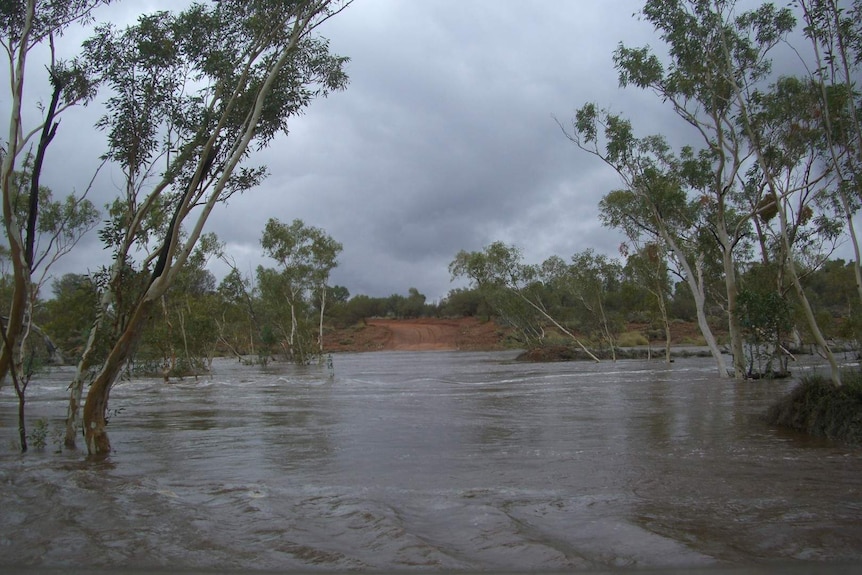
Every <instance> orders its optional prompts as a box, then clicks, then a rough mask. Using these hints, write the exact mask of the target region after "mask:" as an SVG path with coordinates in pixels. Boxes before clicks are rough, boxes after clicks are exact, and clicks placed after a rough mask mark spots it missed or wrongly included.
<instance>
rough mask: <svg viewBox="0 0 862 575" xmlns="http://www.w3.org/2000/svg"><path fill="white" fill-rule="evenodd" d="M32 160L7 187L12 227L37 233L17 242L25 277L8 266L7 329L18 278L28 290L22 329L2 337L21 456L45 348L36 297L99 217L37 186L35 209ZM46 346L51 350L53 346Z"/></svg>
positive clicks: (84, 203)
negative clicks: (29, 397)
mask: <svg viewBox="0 0 862 575" xmlns="http://www.w3.org/2000/svg"><path fill="white" fill-rule="evenodd" d="M31 159H32V158H31V157H29V156H28V158H27V159H26V160H25V163H24V165H23V166H22V167H23V168H24V170H26V171H24V172H16V173H15V174H13V177H12V182H11V184H12V185H11V192H12V193H11V196H12V208H13V212H14V217H13V218H12V221H13V222H14V223H15V224H16V229H18V230H19V231H21V230H24V229H25V228H26V227H27V226H28V224H25V222H30V221H34V222H35V227H34V228H33V229H32V230H28V232H27V233H26V239H25V237H23V236H22V237H19V238H18V240H19V241H20V243H21V245H25V246H26V254H27V255H26V258H25V259H26V261H28V262H30V264H29V265H28V266H27V268H26V269H25V270H24V273H23V274H22V273H21V270H20V268H19V267H18V266H15V265H14V263H15V261H14V259H13V261H12V266H11V267H12V269H13V270H14V272H13V278H12V282H10V283H11V285H12V291H11V293H10V294H9V296H10V301H11V305H10V308H11V311H10V316H9V317H10V319H9V320H8V323H9V324H10V325H11V324H12V323H13V321H12V315H11V314H12V313H15V303H16V299H17V298H18V297H19V296H20V292H19V291H18V287H19V283H18V279H19V278H21V277H22V276H23V277H24V278H25V282H24V285H25V286H26V288H27V289H26V292H25V294H24V295H25V298H24V303H25V308H24V315H23V318H21V320H22V325H21V329H20V331H19V332H17V333H16V334H15V335H14V336H11V335H10V334H8V333H7V332H5V331H2V342H3V344H4V349H9V350H10V352H11V353H10V357H11V362H12V365H11V369H10V370H9V373H10V374H11V377H12V382H13V385H14V387H15V393H16V395H17V396H18V405H19V408H18V411H19V430H20V434H19V435H20V438H21V449H22V450H23V451H26V450H27V443H26V429H25V419H24V413H25V409H24V405H25V402H26V397H25V396H26V389H27V386H28V384H29V381H30V379H31V378H32V376H33V375H34V360H35V358H36V356H37V355H38V354H39V350H41V348H42V347H43V345H44V342H45V337H44V334H43V332H42V330H41V329H40V328H39V327H38V326H37V325H36V323H35V317H34V315H35V311H36V305H37V302H38V300H39V293H40V290H41V289H42V287H43V286H44V285H45V283H46V282H47V280H48V279H49V278H50V276H49V272H50V271H51V268H52V266H53V265H54V264H55V263H56V262H57V261H58V260H60V259H61V258H62V257H63V256H64V255H66V254H67V253H69V251H71V250H72V248H73V247H74V246H75V245H76V244H77V243H78V241H79V240H80V239H81V238H82V237H83V236H84V234H86V233H87V232H88V231H89V230H91V229H92V228H94V227H95V225H96V223H97V221H98V216H99V214H98V211H97V210H96V209H95V207H94V206H93V204H92V203H91V202H90V201H89V200H87V199H86V198H85V197H79V196H75V195H73V194H71V195H69V196H67V197H66V198H65V199H64V200H59V201H55V200H54V199H53V197H52V193H51V190H50V189H48V188H46V187H44V186H39V189H38V194H37V196H36V202H35V204H34V203H33V195H32V194H31V191H32V183H33V177H32V170H33V169H34V168H33V164H32V162H31ZM32 210H38V211H39V214H38V218H36V219H35V220H33V218H31V217H30V216H31V214H32ZM31 231H32V235H31ZM13 252H14V250H9V251H8V252H7V253H8V254H11V253H13ZM34 334H35V335H36V336H37V337H36V341H35V342H33V343H31V342H30V339H31V336H33V335H34ZM50 345H51V346H53V343H52V344H50Z"/></svg>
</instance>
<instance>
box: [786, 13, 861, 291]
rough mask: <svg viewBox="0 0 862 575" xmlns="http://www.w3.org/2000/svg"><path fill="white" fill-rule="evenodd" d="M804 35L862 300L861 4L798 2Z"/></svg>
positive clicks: (827, 148) (838, 202)
mask: <svg viewBox="0 0 862 575" xmlns="http://www.w3.org/2000/svg"><path fill="white" fill-rule="evenodd" d="M797 4H798V6H799V7H800V8H801V10H802V16H803V20H804V22H805V28H804V32H805V35H806V36H807V37H808V38H809V40H810V41H811V45H812V48H813V50H814V58H815V61H814V66H813V70H812V78H813V80H814V82H815V85H816V87H817V90H818V95H819V104H820V105H819V107H818V109H817V110H816V117H817V119H818V120H820V121H821V123H822V133H823V136H824V138H825V141H826V153H825V157H826V160H827V162H828V163H829V164H830V165H831V166H832V168H833V170H834V172H835V177H836V179H837V185H836V187H835V189H834V196H833V197H834V199H835V202H836V203H837V204H838V205H839V206H840V209H841V211H842V213H843V215H844V218H845V221H846V225H847V231H848V234H849V236H850V240H851V247H852V249H853V254H854V264H855V266H854V273H855V276H856V291H857V294H858V296H859V298H860V301H862V251H860V245H859V239H858V237H857V234H856V227H855V224H854V217H853V216H854V215H855V214H856V213H857V212H858V210H859V207H860V204H862V118H860V110H862V96H860V92H859V85H858V84H859V77H860V74H862V0H852V2H839V1H838V0H797Z"/></svg>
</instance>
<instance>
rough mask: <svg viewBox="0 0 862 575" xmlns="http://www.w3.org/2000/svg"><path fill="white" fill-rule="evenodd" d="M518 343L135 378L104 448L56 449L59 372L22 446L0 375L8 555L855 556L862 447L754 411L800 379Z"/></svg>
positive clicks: (253, 559) (405, 566)
mask: <svg viewBox="0 0 862 575" xmlns="http://www.w3.org/2000/svg"><path fill="white" fill-rule="evenodd" d="M512 357H513V354H511V353H465V352H426V353H411V352H381V353H373V354H345V355H337V356H335V357H334V358H333V359H334V366H333V369H332V370H329V369H327V368H326V367H317V366H311V367H303V368H301V367H292V366H275V367H270V368H268V369H261V368H258V367H244V366H241V365H239V364H236V363H234V362H231V361H227V360H223V361H218V362H217V363H216V366H215V367H216V373H215V375H214V376H213V377H212V378H204V379H201V380H199V381H197V382H196V381H194V380H193V379H187V380H184V381H181V382H179V383H174V384H171V385H165V384H163V383H162V382H161V381H160V380H155V379H153V380H151V379H135V380H132V381H128V382H124V383H122V384H120V385H118V386H117V387H116V388H115V390H114V391H113V393H112V400H111V408H112V410H113V411H114V413H113V414H112V418H111V422H110V425H109V429H110V432H111V440H112V444H113V446H114V449H115V452H114V453H113V454H112V455H111V456H110V457H109V458H108V459H107V460H105V461H102V462H91V461H87V459H86V458H85V457H84V456H83V455H82V454H81V453H75V452H64V453H55V451H56V448H57V444H58V442H59V439H58V437H57V433H59V430H60V427H61V424H62V414H63V398H64V396H65V387H66V385H67V382H68V376H69V374H68V372H67V371H63V370H59V371H55V372H53V373H50V374H46V375H45V376H43V377H42V378H41V379H40V380H39V381H36V382H34V383H33V384H32V385H31V390H32V391H31V392H30V394H29V395H30V402H29V405H28V408H29V411H28V413H29V415H30V418H31V425H32V420H35V419H36V418H40V417H45V418H48V419H49V421H50V427H51V429H50V431H49V435H48V438H47V441H48V446H47V447H46V449H45V450H44V451H42V452H39V451H32V452H30V453H28V454H25V455H21V454H18V453H16V452H15V451H14V450H13V443H14V439H15V437H16V431H15V425H16V424H15V402H14V393H13V391H12V390H11V389H10V387H9V386H8V385H7V386H5V387H4V388H3V389H2V391H0V433H2V436H0V440H2V441H3V443H2V445H0V448H2V449H0V490H2V491H0V571H2V570H3V567H4V566H5V567H6V568H8V567H11V566H19V567H26V566H29V567H31V568H32V567H52V566H53V567H70V566H78V567H105V568H117V567H123V568H132V567H138V568H165V569H177V568H194V569H219V570H231V569H237V570H239V569H270V570H308V569H316V570H319V569H323V570H345V569H367V570H384V571H391V570H399V571H400V570H413V569H418V568H421V569H428V568H431V569H447V570H477V569H484V570H512V569H515V570H540V569H547V570H572V569H585V570H590V569H593V570H596V569H608V568H616V567H648V568H660V569H665V568H692V567H705V568H709V567H732V568H736V567H739V566H747V567H750V566H764V565H765V566H770V567H775V568H776V569H780V568H782V567H784V566H799V565H821V566H822V565H848V564H849V565H851V566H858V565H862V450H860V449H855V448H848V447H844V446H841V445H836V444H833V443H830V442H827V441H812V440H808V439H805V438H803V437H800V436H798V435H795V434H792V433H787V432H783V431H780V430H777V429H773V428H770V427H769V426H767V425H765V424H764V423H763V422H762V420H761V419H760V415H761V414H762V413H763V411H764V410H765V409H766V407H767V406H768V405H769V404H770V403H772V402H773V401H774V400H775V399H776V398H778V397H779V396H780V395H782V394H783V393H785V392H786V391H787V390H788V389H789V388H790V386H792V385H793V383H794V382H793V381H792V380H784V381H777V382H768V381H758V382H734V381H729V380H724V379H719V378H717V377H715V375H714V367H713V364H712V363H711V362H710V361H709V360H704V359H681V360H677V362H676V363H674V364H672V365H670V366H665V365H664V364H662V363H658V362H649V363H648V362H640V361H623V362H617V363H616V364H613V363H601V364H592V363H581V362H579V363H554V364H541V365H536V364H521V363H515V362H513V361H512ZM806 369H817V368H816V367H815V368H805V367H804V366H798V367H797V371H796V373H802V372H803V371H805V370H806Z"/></svg>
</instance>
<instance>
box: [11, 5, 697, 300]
mask: <svg viewBox="0 0 862 575" xmlns="http://www.w3.org/2000/svg"><path fill="white" fill-rule="evenodd" d="M171 6H172V3H170V2H161V3H159V2H138V1H126V2H122V3H120V4H118V5H117V6H114V7H112V8H110V9H109V10H107V11H103V13H101V14H100V17H102V18H105V17H107V18H111V19H114V20H117V21H122V20H123V19H129V20H130V19H133V18H134V15H135V14H136V13H137V12H139V11H142V10H145V9H146V8H145V7H171ZM639 6H640V2H635V1H632V0H578V1H577V2H575V1H567V2H563V1H546V0H535V1H530V0H421V1H412V0H411V1H407V0H355V2H354V3H353V4H352V5H351V6H350V7H349V8H348V9H347V10H346V11H345V12H343V13H342V14H340V15H338V16H337V17H336V18H334V19H332V20H331V21H329V22H328V23H327V24H326V25H325V26H324V27H323V28H321V30H320V33H321V35H323V36H325V37H327V38H328V39H329V40H330V44H331V49H332V51H333V52H335V53H337V54H340V55H344V56H348V57H350V59H351V61H350V63H349V65H348V68H347V69H348V73H349V76H350V85H349V87H348V89H347V90H346V91H344V92H339V93H335V94H333V95H331V96H330V97H329V98H328V99H325V100H318V101H316V102H314V103H313V104H312V106H311V107H310V108H309V109H308V110H307V112H306V114H305V115H304V116H302V117H301V118H298V119H296V120H295V121H294V122H293V124H292V127H291V129H290V134H289V136H286V137H282V138H279V139H278V140H276V141H275V142H274V143H273V145H272V146H271V147H270V148H269V149H267V150H266V151H264V152H262V153H260V154H257V155H256V156H255V157H254V161H256V162H257V163H262V164H266V165H267V166H268V167H269V171H270V173H271V175H270V176H269V178H268V179H267V180H266V182H265V183H264V184H263V185H262V186H261V187H259V188H257V189H255V190H252V191H250V192H248V193H246V194H245V195H244V196H242V197H240V198H235V199H233V200H231V202H230V203H229V204H228V205H227V206H221V207H219V208H217V211H216V212H215V213H214V214H213V216H212V217H211V219H210V222H209V225H208V230H209V231H214V232H216V233H217V234H218V236H219V238H220V239H221V240H222V241H223V242H225V243H226V247H227V252H228V254H229V255H231V256H232V257H233V258H234V259H235V260H236V261H237V262H238V264H239V266H240V268H241V269H242V270H244V271H246V273H248V274H251V273H252V270H253V269H254V268H255V267H256V266H257V265H258V264H260V263H263V264H265V265H273V264H272V262H267V260H265V259H264V258H263V257H262V255H261V249H260V235H261V231H262V230H263V227H264V224H265V222H266V221H267V219H268V218H270V217H276V218H278V219H280V220H281V221H283V222H290V221H292V220H293V219H295V218H299V219H301V220H303V221H304V222H305V223H306V224H308V225H313V226H316V227H320V228H323V229H324V230H326V231H327V232H328V233H329V234H330V235H331V236H332V237H333V238H334V239H336V240H337V241H339V242H341V243H342V244H343V246H344V251H343V252H342V254H341V256H340V258H339V266H338V268H337V270H335V272H334V274H333V278H332V281H333V283H335V284H338V285H343V286H345V287H347V288H348V289H349V290H350V292H351V294H354V295H355V294H360V293H362V294H368V295H371V296H387V295H389V294H392V293H400V294H406V293H407V290H408V288H410V287H416V288H417V289H418V290H419V291H420V292H421V293H423V294H425V295H426V296H427V297H428V299H429V301H433V300H436V299H439V298H441V297H443V296H445V295H446V294H447V293H448V292H449V290H450V289H452V288H453V287H459V286H462V285H464V283H463V282H460V283H459V282H456V283H451V282H450V277H449V273H448V270H447V267H448V264H449V262H450V261H452V259H453V258H454V256H455V254H456V253H457V252H458V251H459V250H462V249H463V250H468V251H473V250H480V249H482V248H483V247H484V246H486V245H488V244H489V243H491V242H493V241H497V240H502V241H504V242H506V243H511V244H515V245H517V246H519V247H520V248H522V249H523V251H524V254H525V259H526V260H527V261H530V262H539V261H542V260H544V259H545V258H547V257H548V256H551V255H559V256H562V257H564V258H568V257H569V256H571V255H572V254H573V253H575V252H578V251H581V250H584V249H586V248H594V249H595V250H597V251H599V252H602V253H606V254H608V255H612V256H616V255H617V253H618V252H617V250H618V246H619V244H620V242H621V241H622V237H621V236H620V235H619V234H618V233H616V232H614V231H612V230H606V229H604V228H602V227H601V225H600V224H599V222H598V220H597V204H598V201H599V199H600V198H601V196H602V195H603V194H605V193H607V192H608V191H610V190H612V189H614V188H616V187H618V186H619V182H618V180H617V178H616V176H615V175H614V174H613V173H612V172H611V171H610V170H609V169H608V168H606V167H605V166H603V165H602V164H601V162H599V161H598V160H596V159H594V158H592V157H590V156H588V155H587V154H585V153H583V152H580V151H579V150H578V149H577V148H576V147H575V146H574V145H573V144H571V143H570V142H569V141H568V140H566V138H565V137H564V135H563V134H562V132H561V130H560V128H559V126H558V125H557V122H556V120H555V118H557V119H559V120H560V121H562V122H563V123H565V122H568V121H569V120H570V118H571V117H572V116H573V113H574V110H575V109H576V108H578V107H580V106H581V105H583V104H584V103H585V102H587V101H595V102H598V103H600V104H601V105H602V106H605V107H609V108H610V109H612V110H614V111H617V112H620V113H623V114H626V115H628V116H630V117H631V118H632V119H633V122H634V124H635V128H636V130H637V131H638V133H639V134H643V135H645V134H647V133H654V132H658V131H664V132H668V131H678V130H680V126H679V120H677V119H676V118H675V117H674V116H673V115H672V113H671V112H670V110H669V109H668V108H667V107H666V106H664V105H662V104H661V102H660V101H659V100H658V99H657V98H656V97H655V96H654V95H652V94H650V93H644V92H640V91H638V90H632V89H628V90H622V89H620V88H619V87H618V82H617V76H616V73H615V71H614V70H613V65H612V60H611V56H612V53H613V50H614V49H615V48H616V46H617V45H618V43H619V42H624V43H626V44H627V45H631V46H640V45H644V44H651V45H653V46H655V47H660V42H659V41H658V39H657V38H656V36H655V33H654V31H653V30H652V27H651V26H650V25H649V24H648V23H646V22H644V21H641V20H639V19H638V18H637V17H635V16H634V13H635V12H636V11H637V10H638V9H639ZM34 89H35V88H34ZM31 97H32V98H39V97H42V96H41V95H38V94H31ZM103 100H104V99H102V101H103ZM97 103H98V101H97ZM2 105H3V102H0V107H2ZM0 111H2V110H0ZM95 115H96V110H93V111H92V112H91V111H86V112H80V111H73V112H72V113H71V114H69V115H68V116H67V117H66V118H64V120H63V124H62V125H61V128H60V131H59V133H58V136H57V139H56V141H55V144H53V145H52V148H51V149H50V151H49V156H48V160H47V161H48V162H49V165H50V166H51V167H50V169H49V170H48V172H47V173H46V176H45V178H44V180H43V181H44V183H45V185H48V186H49V187H51V188H52V189H54V190H55V193H58V192H60V191H62V190H64V189H68V187H69V186H72V187H74V188H75V189H77V190H81V189H83V188H84V187H85V186H86V184H87V181H88V180H89V175H88V174H91V173H92V169H93V168H94V167H95V166H96V165H97V159H96V158H97V156H98V155H99V154H100V153H102V152H103V151H104V148H103V147H102V146H103V143H102V142H103V140H102V136H101V135H100V134H99V133H97V132H95V131H94V130H93V128H92V123H93V120H94V117H95ZM680 134H681V135H680V136H679V137H680V138H683V139H684V138H685V137H686V136H685V128H682V132H680ZM88 171H89V172H88ZM120 181H121V178H120V177H119V171H116V170H115V171H111V170H107V171H106V172H104V173H102V174H101V175H100V178H99V180H98V181H97V185H96V188H95V189H94V191H93V195H92V196H91V197H92V198H93V199H94V201H96V203H97V204H98V205H99V206H101V205H103V204H104V203H105V201H106V200H107V198H110V197H111V196H112V195H113V194H116V191H117V188H118V185H119V182H120ZM105 259H106V254H105V253H104V252H103V251H102V249H101V246H100V245H99V243H98V239H97V237H96V234H95V233H93V234H91V235H90V236H89V237H88V238H87V239H86V240H85V241H83V242H82V243H81V244H80V246H79V247H78V248H77V249H76V250H75V252H74V253H73V254H72V255H71V256H70V257H68V258H67V259H66V260H65V261H64V262H63V263H62V266H61V268H59V269H60V270H61V271H76V272H83V271H85V270H87V269H91V270H92V269H95V268H96V267H97V266H98V265H100V264H103V263H105ZM211 269H212V271H213V272H214V273H215V274H216V275H217V276H221V275H222V274H223V273H224V272H225V268H224V266H222V265H220V264H218V263H217V262H214V263H213V264H212V266H211Z"/></svg>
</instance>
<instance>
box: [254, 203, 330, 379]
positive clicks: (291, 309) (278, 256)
mask: <svg viewBox="0 0 862 575" xmlns="http://www.w3.org/2000/svg"><path fill="white" fill-rule="evenodd" d="M260 243H261V245H262V246H263V250H264V253H265V254H266V255H267V256H268V257H270V258H272V259H274V260H275V261H277V262H278V265H279V268H280V269H279V270H272V269H266V268H264V267H263V266H260V267H258V271H257V276H258V284H259V285H260V289H261V295H262V299H263V301H264V302H265V303H268V304H269V308H270V309H271V310H272V316H273V318H274V319H276V324H277V326H278V329H279V332H280V335H281V337H282V340H283V341H284V343H285V344H286V346H287V348H286V350H285V351H286V355H287V356H288V357H289V358H290V360H291V361H294V362H297V363H307V362H308V361H309V360H310V359H311V357H312V356H313V355H314V352H312V350H311V349H310V348H311V345H310V342H311V340H312V338H311V330H310V329H309V328H310V324H311V323H313V322H309V319H310V318H309V317H308V316H309V315H310V313H309V311H310V310H311V309H317V311H318V330H319V331H318V337H317V350H316V351H317V356H318V357H322V355H323V316H324V313H325V311H326V293H327V283H328V282H329V274H330V273H331V272H332V270H333V269H334V268H335V266H336V265H338V264H337V261H336V260H337V258H338V254H339V253H340V252H341V244H340V243H338V242H336V241H335V240H334V239H332V238H331V237H330V236H329V235H327V234H326V232H324V231H323V230H322V229H320V228H316V227H313V226H306V225H305V224H304V223H303V222H302V220H293V222H292V223H291V224H290V225H287V224H283V223H281V222H280V221H278V220H277V219H275V218H270V220H269V221H268V222H267V223H266V227H265V228H264V231H263V236H262V238H261V242H260ZM284 306H286V307H287V310H286V311H287V317H282V309H283V308H284Z"/></svg>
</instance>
